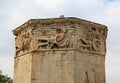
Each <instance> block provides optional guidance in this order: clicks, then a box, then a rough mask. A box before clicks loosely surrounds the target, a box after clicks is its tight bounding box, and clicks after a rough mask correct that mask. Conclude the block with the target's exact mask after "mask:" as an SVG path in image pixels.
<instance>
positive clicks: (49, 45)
mask: <svg viewBox="0 0 120 83" xmlns="http://www.w3.org/2000/svg"><path fill="white" fill-rule="evenodd" d="M52 34H53V33H52ZM76 40H77V35H76V33H75V29H71V28H68V29H62V28H57V29H55V32H54V36H53V35H52V36H43V37H40V38H38V39H37V42H38V43H37V48H38V49H54V48H57V49H59V48H76V45H77V41H76Z"/></svg>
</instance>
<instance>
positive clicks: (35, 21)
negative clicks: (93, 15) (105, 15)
mask: <svg viewBox="0 0 120 83" xmlns="http://www.w3.org/2000/svg"><path fill="white" fill-rule="evenodd" d="M58 23H78V24H81V25H87V26H94V27H105V28H106V29H107V27H106V26H105V25H102V24H98V23H95V22H91V21H87V20H83V19H79V18H75V17H65V18H64V17H63V18H47V19H30V20H28V21H27V22H25V23H24V24H22V25H21V26H19V27H17V28H16V29H14V30H13V34H14V35H17V33H19V32H21V31H22V30H24V29H25V28H27V27H28V26H32V25H35V24H44V25H45V24H58Z"/></svg>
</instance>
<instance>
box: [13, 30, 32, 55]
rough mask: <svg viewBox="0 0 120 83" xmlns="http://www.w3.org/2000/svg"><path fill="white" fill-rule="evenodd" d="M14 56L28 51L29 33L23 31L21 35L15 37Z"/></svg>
mask: <svg viewBox="0 0 120 83" xmlns="http://www.w3.org/2000/svg"><path fill="white" fill-rule="evenodd" d="M15 42H16V44H15V48H16V56H18V55H19V54H20V53H21V54H22V53H25V52H28V51H29V50H30V47H31V31H30V30H28V31H24V32H22V33H19V34H18V36H17V37H16V41H15Z"/></svg>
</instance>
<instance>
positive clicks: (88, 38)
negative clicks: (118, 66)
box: [36, 25, 106, 53]
mask: <svg viewBox="0 0 120 83" xmlns="http://www.w3.org/2000/svg"><path fill="white" fill-rule="evenodd" d="M73 26H74V27H73ZM38 31H39V32H37V33H42V35H39V36H38V37H39V38H37V44H36V45H37V49H54V48H55V49H64V48H67V49H78V50H79V49H80V50H82V51H91V52H96V53H105V39H106V34H105V33H106V29H104V28H103V27H99V28H95V27H86V26H85V27H81V25H79V27H78V25H77V26H75V25H71V26H70V25H69V26H54V28H53V27H45V28H44V29H42V30H41V31H40V30H38ZM44 32H45V34H44ZM43 34H44V35H43Z"/></svg>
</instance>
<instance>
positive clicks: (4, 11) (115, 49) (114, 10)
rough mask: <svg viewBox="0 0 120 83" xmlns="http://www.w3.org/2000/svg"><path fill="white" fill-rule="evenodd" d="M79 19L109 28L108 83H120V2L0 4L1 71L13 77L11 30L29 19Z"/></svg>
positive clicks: (18, 0)
mask: <svg viewBox="0 0 120 83" xmlns="http://www.w3.org/2000/svg"><path fill="white" fill-rule="evenodd" d="M62 14H63V15H64V16H65V17H69V16H70V17H72V16H73V17H77V18H81V19H86V20H90V21H93V22H97V23H100V24H104V25H106V26H108V29H109V31H108V38H107V55H106V80H107V83H119V82H120V65H119V63H120V38H119V36H120V23H119V22H120V0H10V1H8V0H0V20H1V21H0V25H1V30H0V38H1V40H0V70H2V71H3V72H5V73H6V74H8V75H9V76H11V77H12V75H13V61H14V47H15V46H14V36H13V34H12V30H13V29H15V28H16V27H18V26H20V25H21V24H23V23H24V22H26V21H27V20H29V19H34V18H53V17H54V18H56V17H59V16H60V15H62Z"/></svg>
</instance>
